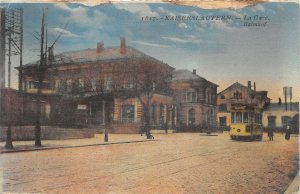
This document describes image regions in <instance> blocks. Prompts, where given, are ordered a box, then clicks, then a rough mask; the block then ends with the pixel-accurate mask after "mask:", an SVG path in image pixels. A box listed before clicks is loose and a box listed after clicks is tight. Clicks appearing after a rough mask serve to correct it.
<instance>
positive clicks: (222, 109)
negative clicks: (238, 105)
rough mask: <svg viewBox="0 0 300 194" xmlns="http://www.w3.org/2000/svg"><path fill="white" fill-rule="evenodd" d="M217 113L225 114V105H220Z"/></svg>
mask: <svg viewBox="0 0 300 194" xmlns="http://www.w3.org/2000/svg"><path fill="white" fill-rule="evenodd" d="M219 111H220V112H226V111H227V105H226V104H220V105H219Z"/></svg>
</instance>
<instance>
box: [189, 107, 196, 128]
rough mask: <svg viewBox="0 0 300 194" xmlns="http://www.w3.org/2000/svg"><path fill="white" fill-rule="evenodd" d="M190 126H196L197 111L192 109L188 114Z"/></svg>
mask: <svg viewBox="0 0 300 194" xmlns="http://www.w3.org/2000/svg"><path fill="white" fill-rule="evenodd" d="M188 125H189V126H194V125H195V109H193V108H192V109H190V110H189V112H188Z"/></svg>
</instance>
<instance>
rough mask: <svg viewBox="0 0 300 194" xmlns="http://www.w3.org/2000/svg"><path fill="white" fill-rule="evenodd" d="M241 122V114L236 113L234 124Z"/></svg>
mask: <svg viewBox="0 0 300 194" xmlns="http://www.w3.org/2000/svg"><path fill="white" fill-rule="evenodd" d="M241 122H242V112H236V123H241Z"/></svg>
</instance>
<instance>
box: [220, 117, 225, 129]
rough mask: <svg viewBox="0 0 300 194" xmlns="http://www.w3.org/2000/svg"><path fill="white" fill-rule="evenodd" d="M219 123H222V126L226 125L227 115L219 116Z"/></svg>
mask: <svg viewBox="0 0 300 194" xmlns="http://www.w3.org/2000/svg"><path fill="white" fill-rule="evenodd" d="M219 123H220V127H226V126H227V124H226V116H225V117H219Z"/></svg>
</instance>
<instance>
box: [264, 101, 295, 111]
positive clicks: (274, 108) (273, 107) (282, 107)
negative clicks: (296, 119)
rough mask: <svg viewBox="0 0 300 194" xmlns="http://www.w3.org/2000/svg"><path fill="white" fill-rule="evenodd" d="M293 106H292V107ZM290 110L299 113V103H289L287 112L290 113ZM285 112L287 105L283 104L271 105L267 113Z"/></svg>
mask: <svg viewBox="0 0 300 194" xmlns="http://www.w3.org/2000/svg"><path fill="white" fill-rule="evenodd" d="M290 105H292V106H290ZM290 108H292V111H296V112H299V102H292V104H290V103H289V102H288V103H287V110H288V111H290ZM279 110H282V111H285V103H284V102H282V103H281V104H279V103H270V104H269V105H268V106H267V107H266V109H265V111H279Z"/></svg>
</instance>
